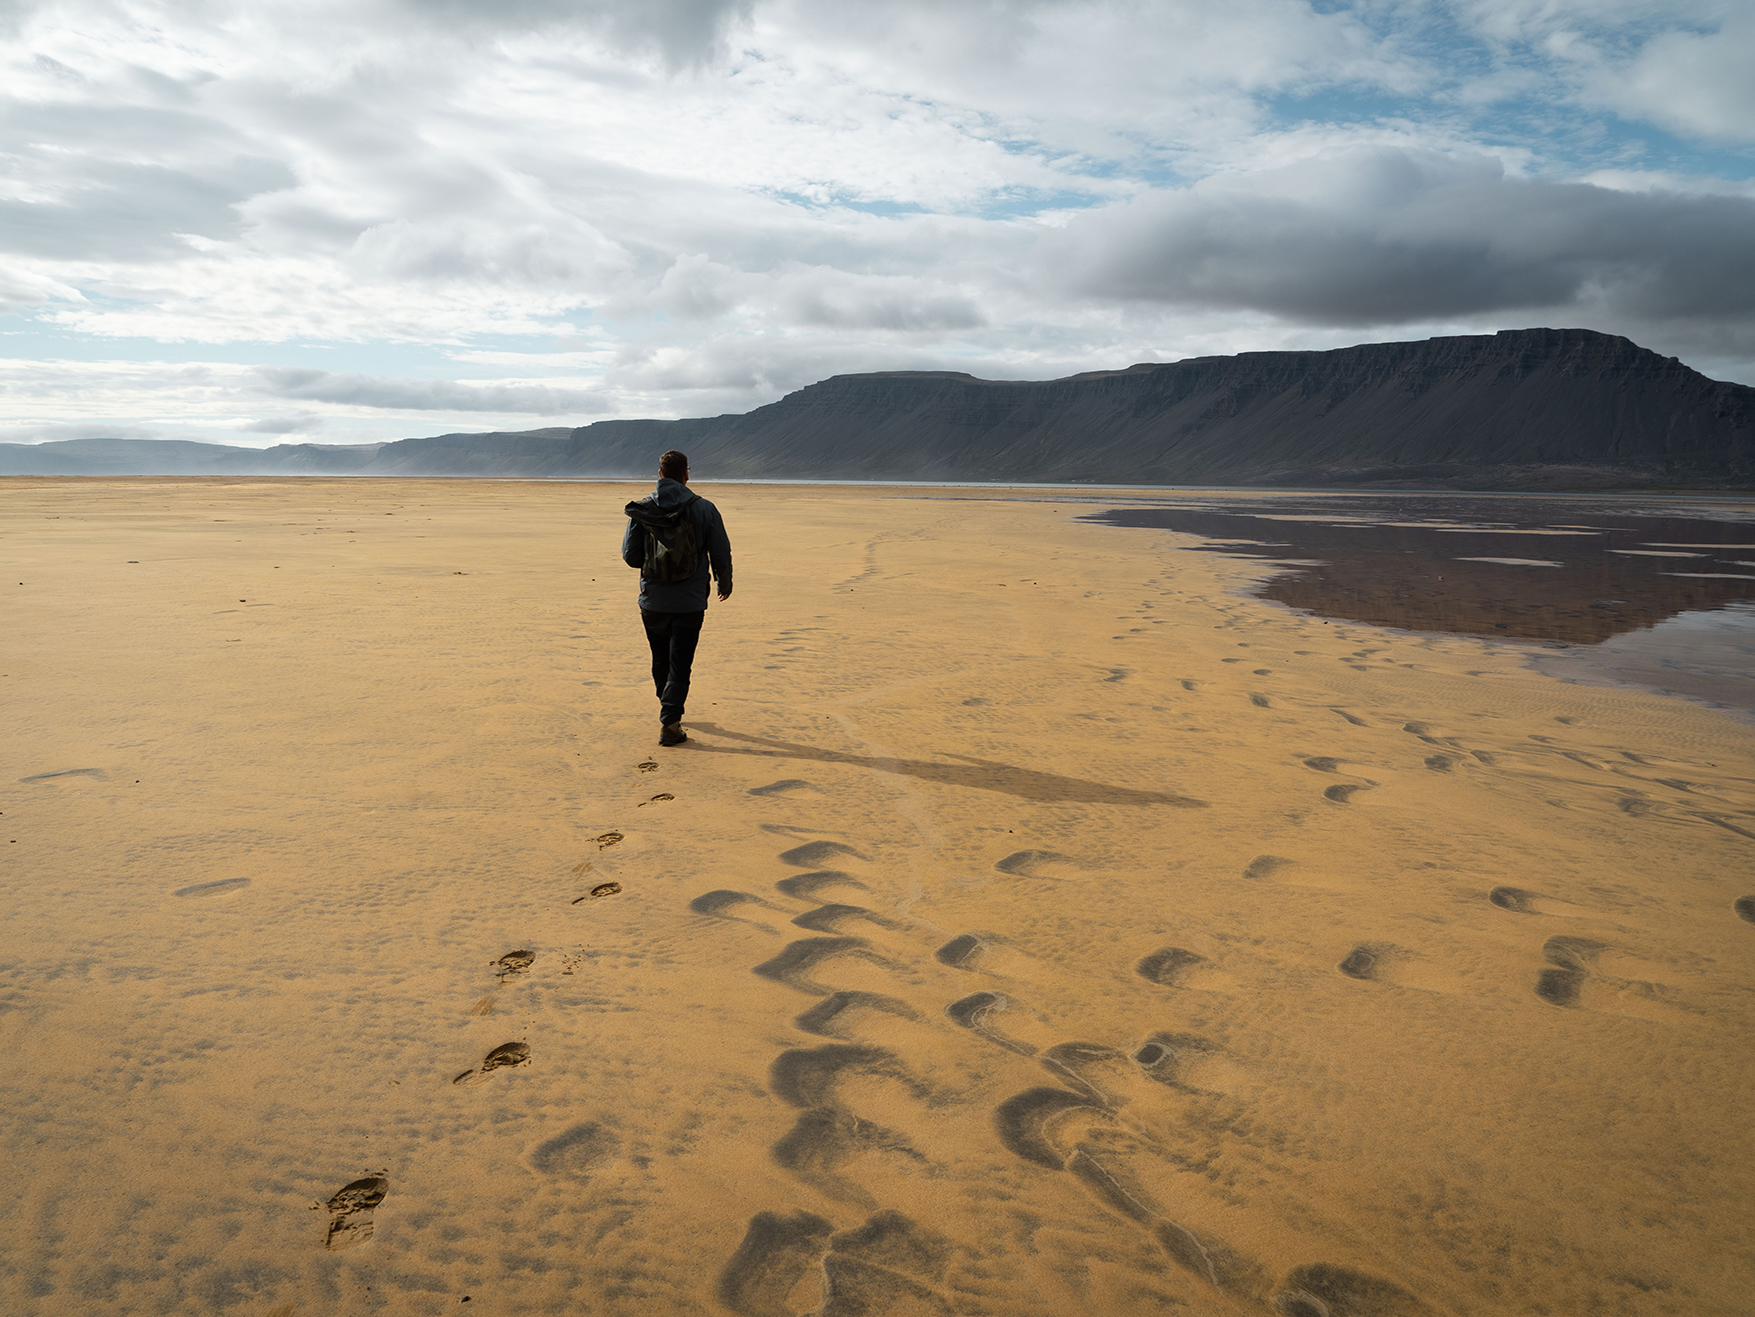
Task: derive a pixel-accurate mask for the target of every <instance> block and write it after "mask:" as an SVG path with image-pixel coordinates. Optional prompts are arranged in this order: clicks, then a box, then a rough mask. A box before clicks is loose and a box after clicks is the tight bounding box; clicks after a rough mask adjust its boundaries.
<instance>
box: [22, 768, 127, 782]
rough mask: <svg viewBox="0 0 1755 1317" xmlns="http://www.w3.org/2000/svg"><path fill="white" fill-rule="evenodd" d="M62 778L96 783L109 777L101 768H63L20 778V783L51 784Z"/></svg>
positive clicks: (107, 779) (105, 780)
mask: <svg viewBox="0 0 1755 1317" xmlns="http://www.w3.org/2000/svg"><path fill="white" fill-rule="evenodd" d="M63 777H89V778H91V779H92V780H94V781H97V782H107V781H109V779H110V775H109V774H108V773H106V772H104V770H103V769H101V768H63V769H59V770H58V771H56V772H53V773H32V774H31V775H30V776H29V777H21V778H19V779H18V780H19V781H20V782H53V781H55V780H56V779H57V778H63Z"/></svg>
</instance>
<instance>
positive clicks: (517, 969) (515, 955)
mask: <svg viewBox="0 0 1755 1317" xmlns="http://www.w3.org/2000/svg"><path fill="white" fill-rule="evenodd" d="M535 963H536V953H535V952H534V951H508V952H507V953H506V954H505V955H503V956H501V957H500V958H499V959H498V960H496V961H495V962H494V964H495V965H496V966H498V969H497V970H496V972H495V977H497V978H498V979H499V980H500V982H502V983H504V982H505V981H506V980H507V979H509V978H512V977H514V976H515V975H519V974H524V973H527V972H528V971H529V969H530V967H531V966H532V965H533V964H535Z"/></svg>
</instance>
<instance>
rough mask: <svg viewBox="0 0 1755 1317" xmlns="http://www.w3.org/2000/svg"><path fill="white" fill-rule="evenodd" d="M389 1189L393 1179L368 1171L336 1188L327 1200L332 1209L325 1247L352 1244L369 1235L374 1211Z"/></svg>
mask: <svg viewBox="0 0 1755 1317" xmlns="http://www.w3.org/2000/svg"><path fill="white" fill-rule="evenodd" d="M389 1192H390V1181H389V1180H388V1179H386V1178H385V1177H384V1176H382V1175H368V1176H366V1177H365V1178H364V1179H362V1180H355V1181H354V1182H353V1183H352V1184H348V1185H343V1186H342V1187H341V1188H340V1189H338V1190H336V1191H335V1196H334V1197H332V1198H331V1199H330V1200H329V1201H328V1203H326V1204H325V1206H326V1207H328V1209H329V1234H328V1236H327V1237H326V1238H325V1239H324V1241H323V1243H324V1247H326V1248H331V1249H336V1250H340V1249H344V1248H352V1247H353V1246H354V1245H356V1244H363V1243H365V1242H366V1241H367V1240H368V1239H370V1238H371V1237H372V1230H373V1226H372V1214H373V1213H374V1212H375V1211H376V1210H377V1207H378V1204H379V1203H381V1202H383V1201H384V1195H385V1194H387V1193H389Z"/></svg>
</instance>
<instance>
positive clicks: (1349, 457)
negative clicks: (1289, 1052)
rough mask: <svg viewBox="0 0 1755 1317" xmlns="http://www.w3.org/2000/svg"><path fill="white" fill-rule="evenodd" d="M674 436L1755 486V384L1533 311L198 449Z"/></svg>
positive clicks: (481, 451)
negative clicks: (610, 412) (1040, 367)
mask: <svg viewBox="0 0 1755 1317" xmlns="http://www.w3.org/2000/svg"><path fill="white" fill-rule="evenodd" d="M82 442H90V441H82ZM105 442H108V443H111V444H114V443H116V442H118V441H105ZM146 446H148V445H142V447H146ZM14 447H15V446H13V445H0V449H13V448H14ZM73 447H74V446H73V445H43V446H42V447H41V448H38V449H28V448H27V449H23V450H21V451H20V452H18V453H9V452H0V472H47V471H50V470H57V471H66V472H68V473H70V474H83V473H89V474H97V473H99V468H95V467H90V466H87V467H84V468H79V467H76V466H68V465H60V466H56V465H54V463H57V462H60V463H69V462H73V461H74V460H75V458H76V456H77V455H76V454H73V453H72V452H70V451H64V452H62V453H59V454H49V453H47V452H45V451H44V450H47V449H49V448H56V449H62V450H71V449H72V448H73ZM186 447H188V448H190V449H195V448H207V447H211V446H209V445H187V446H186ZM666 448H680V449H682V450H683V451H685V452H687V453H688V454H689V456H690V458H691V459H692V461H693V464H694V468H695V471H696V472H697V474H698V475H700V476H701V477H702V478H704V479H712V478H721V479H724V478H736V477H762V478H768V479H798V480H807V479H855V480H978V481H1017V482H1038V483H1074V482H1092V483H1101V484H1165V485H1175V484H1196V485H1201V484H1206V485H1211V484H1237V485H1352V486H1372V485H1388V486H1395V485H1415V486H1428V487H1438V486H1447V485H1448V486H1452V487H1457V488H1474V489H1517V488H1525V489H1540V488H1591V487H1606V486H1628V487H1640V486H1652V485H1676V486H1683V487H1699V488H1722V487H1726V486H1737V487H1744V486H1749V485H1755V389H1751V388H1748V387H1745V386H1743V385H1739V384H1723V383H1719V382H1717V381H1714V380H1709V379H1707V378H1706V377H1705V376H1704V375H1701V374H1699V373H1698V372H1696V371H1694V370H1691V369H1689V368H1688V367H1687V366H1684V365H1683V364H1682V363H1681V362H1679V361H1677V360H1675V359H1674V358H1673V357H1660V356H1658V355H1657V354H1656V353H1654V352H1649V351H1647V350H1646V349H1644V348H1641V347H1639V346H1637V345H1636V344H1634V343H1632V342H1629V341H1628V340H1627V339H1624V338H1617V337H1615V336H1613V335H1609V334H1598V333H1595V332H1594V331H1591V330H1586V329H1524V330H1506V331H1504V332H1502V333H1498V334H1483V335H1471V336H1466V337H1456V338H1434V339H1427V340H1425V341H1423V342H1414V343H1370V344H1365V345H1362V346H1359V347H1351V348H1340V349H1337V350H1335V351H1332V352H1246V353H1242V354H1240V355H1238V356H1233V357H1196V358H1193V359H1191V360H1188V361H1178V362H1172V363H1169V364H1167V365H1149V364H1148V365H1139V366H1133V367H1130V368H1128V369H1126V370H1116V371H1094V372H1090V373H1088V374H1083V375H1074V376H1071V377H1069V378H1067V379H1060V380H1047V381H1039V382H1035V381H1030V382H1026V381H1008V380H980V379H976V378H975V377H974V376H972V375H964V374H954V373H949V372H907V371H899V372H887V373H880V374H869V375H837V376H835V377H833V378H832V379H827V380H823V381H822V382H820V383H818V384H813V385H810V386H809V387H808V388H804V389H800V390H798V391H797V392H796V393H792V394H788V395H787V396H786V397H784V398H782V399H781V400H780V401H779V402H775V403H771V404H769V405H768V406H766V407H758V408H757V409H756V410H754V411H752V412H749V413H747V414H744V415H741V416H718V417H711V418H702V419H693V420H682V421H600V422H598V423H597V424H595V425H589V426H583V427H580V428H578V429H572V430H569V429H548V430H529V431H523V432H519V433H496V434H450V435H441V436H438V437H436V438H431V439H405V440H403V441H401V442H400V443H392V444H384V445H381V446H372V447H370V448H363V449H357V450H349V449H318V448H317V447H316V446H313V445H288V446H286V447H283V448H278V449H271V450H268V451H267V452H266V453H251V452H248V451H247V450H238V449H217V448H216V449H215V452H216V453H217V454H220V456H216V457H213V458H203V457H201V456H200V455H198V454H194V453H189V454H185V455H184V456H183V457H182V458H180V459H179V460H180V461H182V462H185V463H187V464H186V465H181V466H179V467H178V468H177V469H178V470H198V469H206V470H211V471H215V472H237V473H243V472H246V471H248V472H265V471H284V472H286V473H288V474H291V473H293V472H295V471H296V472H311V473H317V472H320V471H325V470H327V471H334V472H349V473H355V472H357V473H358V474H362V475H485V476H536V477H562V476H575V477H577V476H646V475H650V474H652V473H653V471H654V469H655V467H656V465H657V460H658V454H659V453H661V452H663V451H664V450H665V449H666ZM348 454H357V457H354V456H348ZM14 459H16V461H15V460H14ZM106 460H107V461H110V460H114V461H125V460H138V459H125V458H120V457H114V458H111V459H106ZM209 461H211V463H212V465H211V466H207V465H205V464H206V463H207V462H209ZM123 469H125V468H123V467H118V466H115V465H107V466H104V467H103V468H102V470H103V471H106V472H107V471H119V470H123ZM137 469H143V470H144V469H147V468H137ZM150 469H154V470H157V469H160V468H157V467H154V468H150Z"/></svg>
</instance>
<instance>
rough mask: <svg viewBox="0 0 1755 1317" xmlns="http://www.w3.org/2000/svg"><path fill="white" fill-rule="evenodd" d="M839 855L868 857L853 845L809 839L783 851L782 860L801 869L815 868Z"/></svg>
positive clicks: (858, 857) (783, 862)
mask: <svg viewBox="0 0 1755 1317" xmlns="http://www.w3.org/2000/svg"><path fill="white" fill-rule="evenodd" d="M839 855H851V856H852V857H853V858H854V859H856V860H863V859H865V858H866V857H865V856H863V855H861V854H860V853H859V852H858V851H856V850H854V849H853V847H851V846H846V845H843V844H842V843H841V842H838V841H807V842H805V844H804V845H802V846H794V847H793V848H792V849H791V850H789V851H782V852H781V853H780V862H781V863H782V864H790V865H792V866H794V867H795V868H799V869H815V868H818V867H819V866H821V865H824V864H827V863H829V862H830V861H832V860H834V859H835V857H836V856H839Z"/></svg>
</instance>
